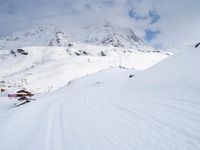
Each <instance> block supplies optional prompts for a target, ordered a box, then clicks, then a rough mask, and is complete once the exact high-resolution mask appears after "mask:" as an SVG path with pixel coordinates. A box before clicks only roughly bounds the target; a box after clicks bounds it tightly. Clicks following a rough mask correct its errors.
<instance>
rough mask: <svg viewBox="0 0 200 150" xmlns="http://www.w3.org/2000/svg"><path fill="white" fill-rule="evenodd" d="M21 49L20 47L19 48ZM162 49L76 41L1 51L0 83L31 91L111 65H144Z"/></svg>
mask: <svg viewBox="0 0 200 150" xmlns="http://www.w3.org/2000/svg"><path fill="white" fill-rule="evenodd" d="M19 50H21V51H19ZM166 57H168V55H166V54H165V53H158V52H140V51H134V50H132V49H121V48H115V49H114V48H109V47H105V46H92V45H86V44H76V45H74V46H72V47H24V48H22V49H15V50H12V51H4V53H3V54H1V55H0V63H1V64H4V65H1V66H0V70H1V72H0V77H1V82H3V83H1V86H2V87H3V88H5V89H7V90H17V89H19V88H23V87H26V88H27V89H29V90H31V91H34V92H44V91H49V90H55V89H57V88H60V87H63V86H64V85H66V84H68V82H69V81H70V80H73V79H76V78H79V77H81V76H85V75H88V74H91V73H94V72H98V71H100V70H103V69H107V68H110V67H120V66H121V67H125V68H135V69H140V70H141V69H145V68H147V67H149V66H151V65H153V64H155V63H157V62H159V61H161V60H163V59H165V58H166Z"/></svg>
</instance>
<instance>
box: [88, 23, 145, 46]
mask: <svg viewBox="0 0 200 150" xmlns="http://www.w3.org/2000/svg"><path fill="white" fill-rule="evenodd" d="M85 42H86V43H90V44H97V45H106V46H113V47H124V48H135V47H139V46H144V45H145V44H144V42H143V41H142V40H141V39H140V38H139V37H138V36H136V34H135V33H134V31H133V30H132V29H131V28H124V27H119V26H116V25H113V24H112V23H110V22H108V21H105V22H102V23H100V24H98V25H94V26H91V27H89V28H88V29H87V34H86V38H85Z"/></svg>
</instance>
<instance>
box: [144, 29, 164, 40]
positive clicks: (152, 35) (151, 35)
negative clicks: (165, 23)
mask: <svg viewBox="0 0 200 150" xmlns="http://www.w3.org/2000/svg"><path fill="white" fill-rule="evenodd" d="M159 33H160V31H159V30H155V31H153V30H145V40H146V41H147V42H151V41H152V40H153V39H154V38H155V37H156V36H157V35H158V34H159Z"/></svg>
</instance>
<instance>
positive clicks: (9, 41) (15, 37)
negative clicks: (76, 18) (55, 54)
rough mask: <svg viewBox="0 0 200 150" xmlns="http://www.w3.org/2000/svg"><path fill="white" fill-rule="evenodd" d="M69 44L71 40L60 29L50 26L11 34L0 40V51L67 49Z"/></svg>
mask: <svg viewBox="0 0 200 150" xmlns="http://www.w3.org/2000/svg"><path fill="white" fill-rule="evenodd" d="M71 43H72V40H71V39H70V38H69V37H68V35H67V33H66V32H64V30H63V29H62V28H61V27H58V26H56V25H51V24H50V25H43V26H39V27H35V28H33V29H30V30H25V31H21V32H16V33H13V34H12V35H10V36H8V37H5V38H3V39H1V40H0V49H13V48H19V47H24V46H63V47H67V46H69V45H71Z"/></svg>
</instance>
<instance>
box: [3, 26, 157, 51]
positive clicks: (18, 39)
mask: <svg viewBox="0 0 200 150" xmlns="http://www.w3.org/2000/svg"><path fill="white" fill-rule="evenodd" d="M77 37H78V38H77ZM77 43H82V44H89V45H95V46H105V47H113V48H126V49H127V48H128V49H134V50H147V49H148V50H150V51H153V50H154V49H153V48H152V47H150V46H148V45H146V44H145V43H144V42H143V41H142V40H141V39H140V38H139V37H138V36H137V35H136V34H135V33H134V31H133V30H132V29H130V28H124V27H119V26H116V25H113V24H111V23H110V22H103V23H100V24H98V25H93V26H90V27H88V28H85V29H83V30H82V32H80V33H74V32H73V31H68V30H66V29H64V28H63V27H60V26H58V25H43V26H40V27H36V28H33V29H31V30H26V31H22V32H17V33H13V34H12V35H10V36H8V37H5V38H2V39H1V40H0V49H13V48H20V47H24V46H59V47H69V46H73V45H74V44H77Z"/></svg>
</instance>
